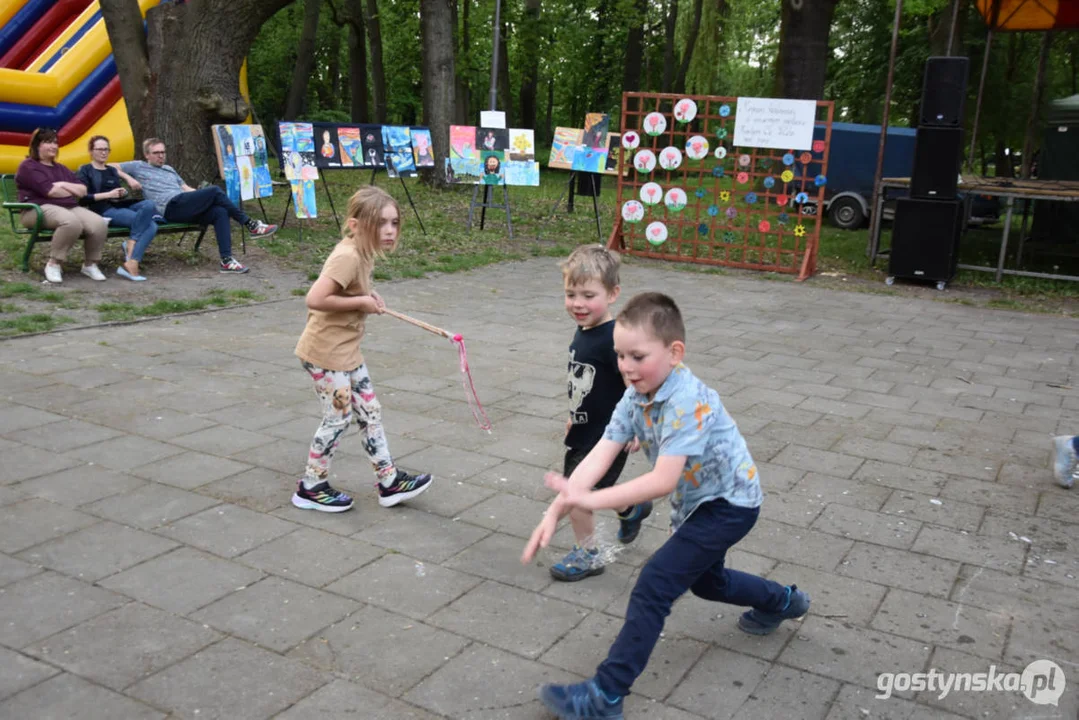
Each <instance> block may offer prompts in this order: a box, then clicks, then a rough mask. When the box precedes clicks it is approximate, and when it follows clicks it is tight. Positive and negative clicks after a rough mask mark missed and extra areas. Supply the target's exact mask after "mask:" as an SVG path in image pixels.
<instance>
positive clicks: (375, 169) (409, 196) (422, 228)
mask: <svg viewBox="0 0 1079 720" xmlns="http://www.w3.org/2000/svg"><path fill="white" fill-rule="evenodd" d="M386 162H388V163H390V164H392V163H393V160H391V159H390V158H386ZM393 167H394V170H396V169H397V166H396V165H394V166H393ZM382 169H383V170H386V177H389V176H390V171H389V170H388V169H387V168H382ZM378 170H379V168H378V167H377V166H376V167H373V168H371V182H369V183H367V184H368V185H374V184H375V175H377V174H378ZM397 179H398V180H400V181H401V187H402V188H404V189H405V197H407V198H408V204H409V205H411V206H412V212H413V213H415V214H416V222H418V223H419V224H420V230H423V234H424V235H426V234H427V228H425V227H424V226H423V220H421V219H420V211H419V210H417V209H416V203H414V202H412V193H410V192H409V191H408V183H406V182H405V179H404V178H403V177H401V173H397Z"/></svg>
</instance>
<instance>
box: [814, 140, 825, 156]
mask: <svg viewBox="0 0 1079 720" xmlns="http://www.w3.org/2000/svg"><path fill="white" fill-rule="evenodd" d="M813 152H815V153H822V152H824V141H823V140H814V141H813Z"/></svg>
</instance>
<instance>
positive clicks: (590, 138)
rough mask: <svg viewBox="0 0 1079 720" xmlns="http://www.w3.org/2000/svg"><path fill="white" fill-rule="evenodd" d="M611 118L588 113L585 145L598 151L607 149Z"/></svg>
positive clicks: (585, 125)
mask: <svg viewBox="0 0 1079 720" xmlns="http://www.w3.org/2000/svg"><path fill="white" fill-rule="evenodd" d="M610 124H611V118H610V116H608V115H607V114H606V113H588V114H586V115H585V116H584V144H585V145H587V146H588V147H590V148H595V149H597V150H606V149H607V132H608V129H609V127H610Z"/></svg>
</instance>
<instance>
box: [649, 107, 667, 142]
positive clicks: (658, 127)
mask: <svg viewBox="0 0 1079 720" xmlns="http://www.w3.org/2000/svg"><path fill="white" fill-rule="evenodd" d="M666 129H667V118H665V117H663V114H662V113H658V112H650V113H648V114H647V115H645V116H644V131H645V132H646V133H648V134H649V135H652V136H653V137H655V136H656V135H659V134H660V133H662V132H663V131H664V130H666Z"/></svg>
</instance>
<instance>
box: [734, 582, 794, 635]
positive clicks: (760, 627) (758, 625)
mask: <svg viewBox="0 0 1079 720" xmlns="http://www.w3.org/2000/svg"><path fill="white" fill-rule="evenodd" d="M807 612H809V595H807V594H806V593H804V592H802V591H801V590H799V589H798V586H797V585H788V586H787V603H786V605H785V606H784V607H783V609H782V610H780V611H779V612H774V613H770V612H763V611H761V610H758V609H756V608H753V609H752V610H746V611H745V612H744V613H742V616H741V617H740V618H738V628H739V629H740V630H742V631H743V632H747V633H749V634H750V635H768V634H769V633H771V632H773V631H774V630H775V629H776V628H777V627H779V625H780V623H782V622H783V621H784V620H792V619H794V618H800V617H802V616H803V615H805V614H806V613H807Z"/></svg>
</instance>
